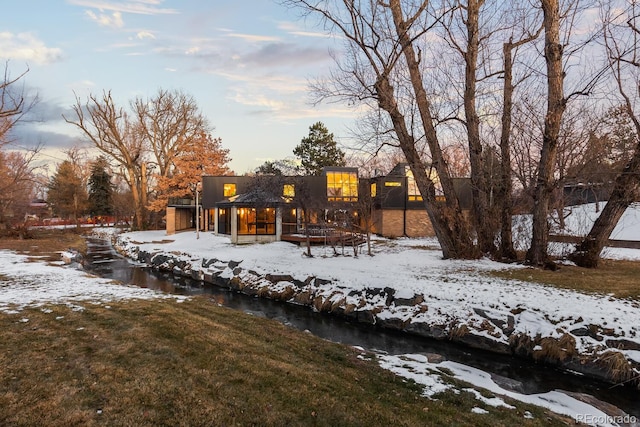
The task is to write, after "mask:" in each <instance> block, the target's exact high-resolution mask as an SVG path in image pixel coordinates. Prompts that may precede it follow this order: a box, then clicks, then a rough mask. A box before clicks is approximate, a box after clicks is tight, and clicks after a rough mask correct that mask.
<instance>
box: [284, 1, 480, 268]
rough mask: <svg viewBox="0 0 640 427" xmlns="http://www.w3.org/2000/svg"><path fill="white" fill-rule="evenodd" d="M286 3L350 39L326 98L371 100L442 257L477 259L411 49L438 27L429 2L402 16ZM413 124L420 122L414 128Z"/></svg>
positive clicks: (355, 6) (397, 5) (395, 9)
mask: <svg viewBox="0 0 640 427" xmlns="http://www.w3.org/2000/svg"><path fill="white" fill-rule="evenodd" d="M283 3H285V4H289V5H293V6H297V7H301V8H302V9H303V10H304V11H306V12H307V13H309V14H314V15H316V16H319V17H321V18H322V19H323V22H324V23H325V24H326V25H327V26H328V27H330V28H331V29H332V30H334V31H336V32H338V33H339V34H341V35H342V36H344V38H345V39H346V40H347V43H348V45H347V51H348V53H349V57H348V60H347V61H350V62H348V63H344V64H338V67H339V69H340V71H341V72H342V73H340V75H339V76H337V75H336V76H334V78H333V79H332V82H331V83H330V84H333V87H332V88H327V89H326V92H325V96H327V97H338V98H342V99H348V100H350V101H352V102H363V101H367V100H369V101H373V102H375V103H376V104H377V107H378V108H380V109H381V110H383V111H385V113H386V114H387V116H388V118H389V121H390V123H391V125H392V127H393V130H394V133H395V137H396V138H397V141H398V145H399V147H400V148H401V149H402V151H403V154H404V156H405V158H406V161H407V163H408V165H409V167H410V169H411V171H412V173H413V176H414V177H415V179H416V183H417V185H418V188H419V190H420V192H421V194H422V196H423V199H424V202H425V209H426V211H427V213H428V215H429V218H430V220H431V223H432V224H433V228H434V231H435V233H436V236H437V238H438V240H439V242H440V245H441V248H442V251H443V256H444V257H445V258H474V257H477V256H479V251H478V249H477V247H476V246H475V245H474V242H473V238H472V235H471V232H470V228H469V226H468V224H467V221H466V219H465V217H464V215H463V213H462V210H461V208H460V203H459V201H458V198H457V195H456V193H455V190H454V186H453V181H452V179H451V177H450V174H449V170H448V167H447V164H446V162H445V160H444V156H443V151H442V147H441V145H440V141H439V140H438V136H437V132H436V129H435V120H434V117H433V116H432V112H431V110H430V103H431V100H430V96H429V95H428V94H427V91H426V90H425V86H424V81H425V79H424V76H423V74H422V71H423V70H422V64H421V61H422V52H421V50H420V48H419V47H416V41H417V40H423V38H424V37H425V35H426V34H427V33H428V32H429V31H430V30H431V29H432V28H433V26H434V25H436V24H437V23H438V22H439V20H440V18H441V16H442V12H439V11H436V12H435V14H434V13H428V11H427V8H428V6H429V2H428V1H422V2H419V3H418V4H416V5H414V7H411V8H409V9H408V10H406V11H405V10H404V8H403V5H402V3H401V2H400V0H390V1H389V2H388V3H385V2H346V1H345V2H322V3H319V2H312V1H307V0H287V1H284V2H283ZM338 3H341V4H338ZM432 12H434V11H432ZM447 12H448V11H447ZM445 13H446V12H445ZM407 100H410V101H407ZM414 107H415V109H413V108H414ZM414 113H415V114H414ZM416 117H417V118H418V121H414V118H416ZM418 130H419V131H420V132H421V134H420V133H417V131H418ZM421 141H424V142H426V144H427V146H428V147H429V152H430V155H431V163H432V164H433V166H434V167H435V169H436V170H437V172H438V177H439V180H440V183H441V185H442V188H443V191H444V194H445V197H446V202H445V203H440V202H438V201H437V200H436V196H435V184H434V182H433V181H432V180H431V179H430V177H429V175H428V174H427V169H426V166H425V163H424V161H423V158H422V156H421V152H420V150H419V142H421Z"/></svg>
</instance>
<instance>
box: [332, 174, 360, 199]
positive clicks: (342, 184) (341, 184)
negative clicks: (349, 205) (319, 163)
mask: <svg viewBox="0 0 640 427" xmlns="http://www.w3.org/2000/svg"><path fill="white" fill-rule="evenodd" d="M327 199H328V200H329V201H330V202H357V201H358V174H357V173H356V172H346V171H333V172H332V171H327Z"/></svg>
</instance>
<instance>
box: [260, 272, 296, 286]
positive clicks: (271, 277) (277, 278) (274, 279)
mask: <svg viewBox="0 0 640 427" xmlns="http://www.w3.org/2000/svg"><path fill="white" fill-rule="evenodd" d="M264 278H265V279H267V280H268V281H270V282H271V283H274V284H275V283H278V282H293V277H292V276H291V275H290V274H267V275H266V276H264Z"/></svg>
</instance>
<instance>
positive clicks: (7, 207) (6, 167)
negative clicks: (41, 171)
mask: <svg viewBox="0 0 640 427" xmlns="http://www.w3.org/2000/svg"><path fill="white" fill-rule="evenodd" d="M38 151H39V148H37V149H33V150H30V151H28V152H26V153H21V152H17V151H13V152H7V153H5V152H2V151H0V230H5V229H11V228H13V227H14V226H17V225H19V224H20V223H22V222H24V218H25V214H26V213H27V211H28V208H29V202H30V201H31V197H32V196H33V192H34V191H33V190H34V187H35V170H36V166H35V162H34V158H35V157H36V155H37V154H38ZM23 231H24V230H23Z"/></svg>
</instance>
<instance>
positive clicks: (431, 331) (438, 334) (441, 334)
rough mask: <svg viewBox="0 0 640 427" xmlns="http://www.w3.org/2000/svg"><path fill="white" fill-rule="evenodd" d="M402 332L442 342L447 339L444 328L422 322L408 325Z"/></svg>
mask: <svg viewBox="0 0 640 427" xmlns="http://www.w3.org/2000/svg"><path fill="white" fill-rule="evenodd" d="M404 330H405V331H406V332H409V333H412V334H414V335H418V336H421V337H426V338H434V339H437V340H443V339H445V338H447V332H446V329H445V328H444V327H442V326H438V325H429V324H427V323H424V322H412V323H409V324H408V325H407V326H406V327H405V328H404Z"/></svg>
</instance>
